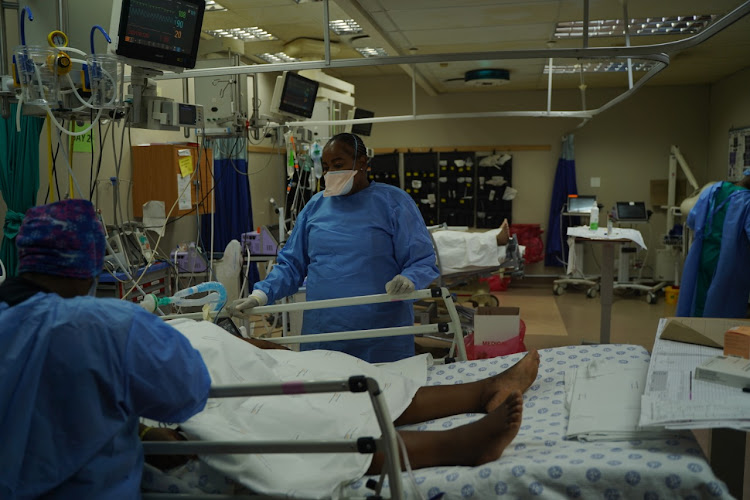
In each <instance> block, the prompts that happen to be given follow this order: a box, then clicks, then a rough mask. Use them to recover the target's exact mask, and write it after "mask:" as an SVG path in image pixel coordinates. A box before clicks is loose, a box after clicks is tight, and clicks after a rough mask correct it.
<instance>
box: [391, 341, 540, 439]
mask: <svg viewBox="0 0 750 500" xmlns="http://www.w3.org/2000/svg"><path fill="white" fill-rule="evenodd" d="M538 370H539V353H538V352H537V351H536V349H532V350H530V351H529V352H528V354H526V356H524V357H523V358H522V359H521V361H519V362H518V363H516V364H515V365H513V366H511V367H510V368H508V369H507V370H505V371H504V372H502V373H499V374H497V375H495V376H494V377H490V378H487V379H484V380H479V381H477V382H471V383H469V384H456V385H432V386H426V387H420V388H419V390H418V391H417V393H416V394H415V395H414V398H413V399H412V400H411V404H410V405H409V406H408V407H407V408H406V410H404V412H403V413H402V414H401V415H400V416H399V417H398V418H397V419H396V421H395V424H396V425H406V424H416V423H419V422H425V421H427V420H432V419H434V418H441V417H448V416H450V415H458V414H460V413H486V412H490V411H492V410H494V409H495V408H497V407H498V406H499V405H500V403H502V402H503V401H505V398H507V397H508V395H509V394H510V393H511V392H513V391H518V392H520V393H524V392H526V389H528V388H529V387H530V386H531V384H532V383H533V382H534V380H536V375H537V371H538Z"/></svg>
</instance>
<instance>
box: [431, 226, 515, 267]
mask: <svg viewBox="0 0 750 500" xmlns="http://www.w3.org/2000/svg"><path fill="white" fill-rule="evenodd" d="M431 234H432V237H433V239H434V241H435V246H436V247H437V253H438V255H439V258H440V268H441V272H442V273H443V274H452V273H454V272H460V271H462V270H467V269H472V268H482V267H498V266H499V265H500V264H501V263H502V262H503V261H505V257H506V254H507V251H506V250H507V248H506V247H507V245H508V242H509V240H510V230H509V227H508V221H507V220H504V221H503V223H502V224H501V226H500V227H499V228H497V229H492V230H490V231H486V232H468V231H451V230H444V229H443V230H436V231H433V232H432V233H431Z"/></svg>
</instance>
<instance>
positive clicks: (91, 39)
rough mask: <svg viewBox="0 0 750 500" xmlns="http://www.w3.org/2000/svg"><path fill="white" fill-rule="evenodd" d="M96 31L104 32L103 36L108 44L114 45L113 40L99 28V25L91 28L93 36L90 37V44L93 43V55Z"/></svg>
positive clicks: (92, 52)
mask: <svg viewBox="0 0 750 500" xmlns="http://www.w3.org/2000/svg"><path fill="white" fill-rule="evenodd" d="M96 30H99V31H101V32H102V35H104V39H105V40H107V43H112V39H111V38H110V37H109V34H108V33H107V32H106V31H105V30H104V28H102V27H101V26H99V25H98V24H95V25H94V26H92V27H91V34H90V35H89V42H91V54H92V55H93V54H94V52H96V51H95V49H94V35H95V34H96Z"/></svg>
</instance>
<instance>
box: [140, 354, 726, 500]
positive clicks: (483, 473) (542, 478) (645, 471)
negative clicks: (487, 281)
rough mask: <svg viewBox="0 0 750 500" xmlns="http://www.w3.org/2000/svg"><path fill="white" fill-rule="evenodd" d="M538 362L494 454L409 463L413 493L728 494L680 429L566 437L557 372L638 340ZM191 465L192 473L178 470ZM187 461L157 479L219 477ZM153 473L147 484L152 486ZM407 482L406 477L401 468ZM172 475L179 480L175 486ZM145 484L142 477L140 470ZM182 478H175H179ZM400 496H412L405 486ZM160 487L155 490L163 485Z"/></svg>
mask: <svg viewBox="0 0 750 500" xmlns="http://www.w3.org/2000/svg"><path fill="white" fill-rule="evenodd" d="M540 354H541V366H540V370H539V376H538V377H537V380H536V382H535V383H534V384H533V385H532V387H531V388H530V389H529V390H528V391H527V393H526V394H525V395H524V416H523V422H522V425H521V430H520V432H519V434H518V436H517V437H516V439H515V440H514V441H513V443H511V445H510V446H509V447H508V448H507V449H506V451H505V453H504V454H503V456H502V457H501V458H500V459H499V460H497V461H495V462H492V463H489V464H485V465H483V466H480V467H436V468H429V469H421V470H418V471H415V476H416V482H417V484H418V487H419V489H420V491H421V492H422V493H423V494H424V495H425V496H427V498H431V497H433V496H435V495H437V494H438V493H441V492H442V493H444V496H443V498H444V499H461V498H475V499H484V498H490V497H492V498H494V497H499V498H544V499H558V498H560V499H562V498H566V499H568V498H581V499H589V498H605V499H630V498H644V499H649V500H656V499H666V498H684V499H696V500H697V499H700V498H731V496H730V495H729V493H728V490H727V488H726V485H725V484H724V483H723V482H722V481H720V480H719V479H718V478H717V477H716V476H715V475H714V474H713V472H712V470H711V468H710V467H709V465H708V463H707V462H706V460H705V458H704V457H703V455H702V452H701V450H700V447H699V446H698V444H697V443H696V441H695V440H694V439H693V437H692V435H691V434H690V433H688V432H685V433H684V434H682V436H681V437H678V438H674V437H670V438H668V439H650V440H633V441H624V442H579V441H566V440H565V439H564V435H565V432H566V428H567V421H568V413H567V411H566V410H565V391H564V377H565V371H566V370H567V369H568V368H573V367H578V366H582V365H585V364H587V363H589V362H591V361H594V360H605V361H608V362H612V363H618V364H622V365H628V364H633V365H638V364H644V363H648V360H649V355H648V352H647V351H646V350H645V349H643V348H642V347H640V346H630V345H597V346H568V347H562V348H555V349H545V350H542V351H540ZM521 356H522V354H514V355H510V356H504V357H500V358H495V359H489V360H479V361H467V362H460V363H454V364H451V365H444V366H443V365H438V366H434V367H431V368H430V369H429V370H428V377H427V384H428V385H447V384H461V383H466V382H471V381H474V380H478V379H481V378H486V377H489V376H491V375H494V374H496V373H499V372H501V371H504V370H505V369H507V368H509V367H510V366H512V365H513V364H514V363H515V362H516V361H517V360H519V359H520V358H521ZM478 418H481V415H479V414H475V415H472V414H467V415H459V416H455V417H449V418H444V419H439V420H434V421H429V422H425V423H423V424H419V425H413V426H406V427H404V429H416V430H441V429H447V428H451V427H454V426H456V425H463V424H465V423H468V422H470V421H473V420H475V419H478ZM188 467H192V468H193V470H194V471H195V472H194V473H193V474H188V473H185V469H187V468H188ZM201 467H202V466H200V465H196V464H192V465H189V466H186V467H184V468H182V470H181V471H180V472H181V476H180V477H179V478H177V477H174V478H172V482H171V483H170V479H164V478H163V477H160V478H159V479H157V480H158V481H162V485H161V487H162V488H165V487H168V488H171V489H172V491H182V492H184V491H186V489H187V488H191V489H193V488H197V489H201V490H206V491H213V490H217V491H218V489H219V488H218V487H224V488H225V489H226V485H225V484H223V483H221V482H219V483H213V484H212V483H211V481H210V478H209V474H208V473H206V472H205V469H204V470H203V471H202V472H201ZM152 473H153V471H152V470H149V471H148V474H147V475H149V476H152V477H151V479H152V481H151V483H150V485H151V486H153V485H154V484H155V482H156V481H157V480H154V478H153V475H154V474H152ZM403 478H404V480H405V481H408V478H407V475H406V474H404V476H403ZM367 479H368V478H366V477H364V478H361V479H359V480H357V481H355V482H353V483H351V484H349V485H347V486H346V487H344V488H343V491H342V493H343V494H344V495H347V496H356V497H361V496H364V495H367V494H370V493H371V492H370V491H369V490H368V489H367V488H366V486H365V483H366V480H367ZM178 482H179V485H178ZM144 485H149V483H148V481H146V477H145V476H144ZM181 485H184V486H181ZM406 490H407V494H408V498H417V497H416V495H415V494H414V492H413V491H412V487H411V486H410V485H409V484H407V486H406ZM161 491H164V490H163V489H162V490H161Z"/></svg>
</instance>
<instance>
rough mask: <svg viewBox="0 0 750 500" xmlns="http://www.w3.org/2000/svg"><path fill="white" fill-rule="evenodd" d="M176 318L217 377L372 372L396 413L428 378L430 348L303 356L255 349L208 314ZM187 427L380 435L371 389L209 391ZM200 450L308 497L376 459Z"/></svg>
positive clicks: (233, 435) (221, 435)
mask: <svg viewBox="0 0 750 500" xmlns="http://www.w3.org/2000/svg"><path fill="white" fill-rule="evenodd" d="M171 325H172V326H174V327H175V328H177V329H178V330H179V331H180V332H182V334H183V335H185V336H186V337H187V338H188V340H190V343H191V344H192V345H193V347H195V348H196V349H197V350H198V351H200V353H201V355H202V356H203V359H204V361H205V363H206V366H207V367H208V369H209V372H210V374H211V381H212V385H221V384H244V383H247V384H250V383H254V384H266V383H280V382H289V381H296V380H305V381H322V380H344V379H347V378H348V377H350V376H352V375H366V376H369V377H373V378H375V379H376V380H377V381H378V383H379V384H380V387H381V388H382V389H384V394H385V399H386V402H387V405H388V409H389V410H390V413H391V416H392V418H393V419H394V420H395V419H396V417H398V416H399V415H400V414H401V413H402V412H403V411H404V410H405V409H406V407H407V406H408V405H409V404H410V402H411V400H412V398H413V397H414V394H415V393H416V391H417V389H418V388H419V387H420V386H422V385H425V383H426V377H427V360H428V358H427V357H426V356H419V357H416V358H409V359H407V360H404V361H401V362H398V363H392V364H390V365H388V367H387V368H382V367H377V366H374V365H371V364H369V363H367V362H365V361H362V360H360V359H357V358H354V357H351V356H349V355H346V354H342V353H338V352H332V351H311V352H307V353H305V356H304V357H302V356H300V354H299V353H296V352H291V351H282V350H261V349H257V348H255V347H253V346H252V345H250V344H248V343H247V342H244V341H242V340H240V339H238V338H236V337H233V336H232V335H230V334H228V333H227V332H226V331H224V330H222V329H221V328H219V327H218V326H215V325H213V324H211V323H210V322H207V321H203V322H194V321H189V320H178V321H173V322H171ZM303 361H304V363H303ZM404 374H406V375H407V376H404ZM182 428H183V429H184V430H185V432H186V433H187V434H188V435H189V436H190V437H191V439H199V440H212V441H238V442H239V441H264V440H265V441H267V440H295V439H300V440H308V441H309V440H321V441H330V440H355V439H356V438H358V437H364V436H372V437H379V436H380V435H381V432H380V430H379V427H378V424H377V420H376V418H375V414H374V412H373V410H372V405H371V403H370V398H369V397H368V395H367V394H366V393H359V394H352V393H349V392H345V393H333V394H330V393H328V394H313V395H297V396H262V397H249V398H223V399H211V400H209V402H208V404H207V405H206V409H205V410H204V411H203V412H201V413H199V414H198V415H196V416H195V417H193V418H191V419H190V420H189V421H188V422H186V423H184V424H183V425H182ZM201 458H202V459H203V460H204V461H205V462H207V463H208V464H209V465H211V466H213V467H215V468H217V469H219V470H221V471H222V472H223V473H224V474H226V475H227V476H229V477H231V478H233V479H234V480H236V481H238V482H240V483H241V484H243V485H245V486H247V487H248V488H250V489H252V490H253V491H255V492H258V493H274V494H285V495H290V496H295V497H303V498H320V497H327V496H330V495H332V494H334V490H336V489H337V487H338V486H339V484H340V483H342V482H350V481H352V480H355V479H357V478H359V477H361V476H362V475H363V474H364V473H365V472H366V471H367V469H368V468H369V466H370V462H371V460H372V456H371V455H360V454H356V453H340V454H296V455H292V454H256V455H221V456H220V455H213V456H203V457H201ZM290 471H294V473H290Z"/></svg>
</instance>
